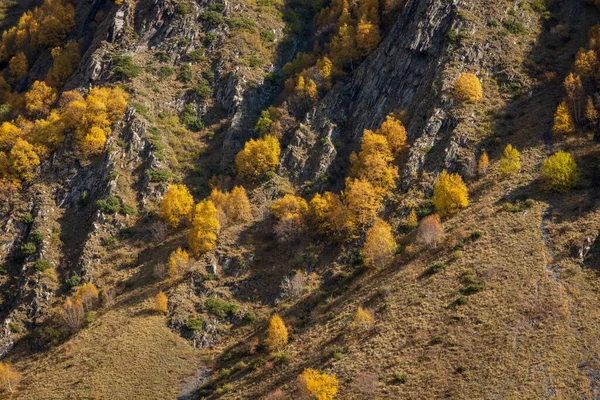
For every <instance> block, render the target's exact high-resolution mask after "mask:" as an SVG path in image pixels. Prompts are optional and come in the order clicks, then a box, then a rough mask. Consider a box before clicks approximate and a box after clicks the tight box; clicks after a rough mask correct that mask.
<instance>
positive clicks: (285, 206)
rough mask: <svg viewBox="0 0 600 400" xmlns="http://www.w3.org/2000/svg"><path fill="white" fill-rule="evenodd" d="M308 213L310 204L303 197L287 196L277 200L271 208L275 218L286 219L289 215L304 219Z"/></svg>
mask: <svg viewBox="0 0 600 400" xmlns="http://www.w3.org/2000/svg"><path fill="white" fill-rule="evenodd" d="M307 211H308V204H307V203H306V200H304V199H303V198H302V197H299V196H294V195H292V194H286V195H284V196H283V197H282V198H280V199H277V200H275V202H274V203H273V205H272V206H271V214H273V215H274V216H275V218H279V219H281V218H284V217H285V216H288V215H294V216H296V215H297V216H299V217H302V218H304V216H305V215H306V213H307Z"/></svg>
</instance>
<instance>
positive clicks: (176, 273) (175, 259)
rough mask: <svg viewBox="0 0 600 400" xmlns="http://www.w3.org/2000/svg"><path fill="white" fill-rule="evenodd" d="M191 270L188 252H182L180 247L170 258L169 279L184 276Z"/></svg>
mask: <svg viewBox="0 0 600 400" xmlns="http://www.w3.org/2000/svg"><path fill="white" fill-rule="evenodd" d="M189 269H190V256H189V255H188V253H187V251H185V250H182V249H181V247H178V248H177V250H175V251H174V252H173V253H171V255H170V256H169V269H168V273H169V277H171V278H172V279H176V278H179V277H181V276H183V274H185V273H186V272H187V271H188V270H189Z"/></svg>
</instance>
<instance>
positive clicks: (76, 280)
mask: <svg viewBox="0 0 600 400" xmlns="http://www.w3.org/2000/svg"><path fill="white" fill-rule="evenodd" d="M65 283H66V284H67V286H68V287H69V289H72V288H74V287H75V286H79V284H80V283H81V278H80V277H79V275H73V276H72V277H70V278H68V279H67V280H66V281H65Z"/></svg>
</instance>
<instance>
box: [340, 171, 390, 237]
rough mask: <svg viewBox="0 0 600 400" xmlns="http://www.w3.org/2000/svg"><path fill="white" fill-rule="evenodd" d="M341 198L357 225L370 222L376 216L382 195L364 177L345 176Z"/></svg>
mask: <svg viewBox="0 0 600 400" xmlns="http://www.w3.org/2000/svg"><path fill="white" fill-rule="evenodd" d="M342 198H343V201H344V203H345V204H346V206H347V207H348V210H349V211H350V212H351V213H352V215H353V216H354V217H355V218H356V222H357V224H358V226H365V225H368V224H370V223H371V222H372V221H373V220H374V219H375V218H376V217H377V212H378V211H379V208H380V207H381V202H382V197H381V196H380V195H379V194H378V193H377V191H376V190H375V188H374V187H373V185H371V184H370V183H369V182H368V181H367V180H365V179H352V178H347V179H346V189H345V190H344V192H343V194H342Z"/></svg>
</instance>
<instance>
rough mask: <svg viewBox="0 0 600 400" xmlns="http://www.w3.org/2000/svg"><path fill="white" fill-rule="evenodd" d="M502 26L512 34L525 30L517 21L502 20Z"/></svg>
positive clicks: (518, 33) (521, 32)
mask: <svg viewBox="0 0 600 400" xmlns="http://www.w3.org/2000/svg"><path fill="white" fill-rule="evenodd" d="M502 25H503V26H504V28H505V29H506V30H507V31H509V32H510V33H512V34H515V35H520V34H523V33H525V32H526V30H525V27H524V26H523V24H522V23H520V22H519V21H514V20H512V21H502Z"/></svg>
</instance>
